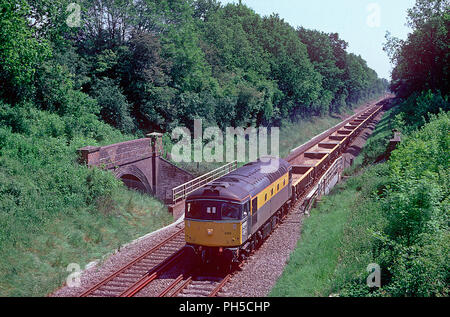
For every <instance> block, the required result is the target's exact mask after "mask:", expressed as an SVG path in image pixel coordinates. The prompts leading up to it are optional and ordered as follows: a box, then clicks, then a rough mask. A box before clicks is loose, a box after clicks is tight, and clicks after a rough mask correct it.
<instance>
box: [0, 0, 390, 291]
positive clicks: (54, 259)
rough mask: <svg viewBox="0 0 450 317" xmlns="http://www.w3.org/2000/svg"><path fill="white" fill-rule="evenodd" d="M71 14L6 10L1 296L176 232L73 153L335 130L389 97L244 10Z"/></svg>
mask: <svg viewBox="0 0 450 317" xmlns="http://www.w3.org/2000/svg"><path fill="white" fill-rule="evenodd" d="M72 2H73V1H70V0H39V1H34V0H0V230H1V231H0V258H1V259H2V260H1V262H0V268H1V270H0V280H1V282H0V295H3V296H10V295H33V296H38V295H45V294H47V293H48V292H50V291H51V290H53V289H54V288H56V287H57V286H59V285H61V284H62V283H63V282H64V278H65V277H66V276H67V272H66V271H65V270H66V267H67V265H68V264H69V263H72V262H77V263H79V264H80V265H82V266H83V265H84V264H85V263H86V262H88V261H90V260H92V259H94V258H99V257H101V255H104V254H107V253H108V252H110V251H112V250H114V249H115V248H117V247H118V246H119V245H121V244H122V243H124V242H126V241H129V240H130V239H132V238H134V237H137V236H139V235H141V234H144V233H147V232H149V231H152V230H154V229H156V228H159V227H161V226H163V225H165V224H167V223H168V222H170V220H171V219H170V215H168V214H167V212H166V209H165V208H164V206H163V205H162V204H161V203H159V202H157V201H155V200H154V199H152V198H149V197H144V196H141V195H139V194H137V193H134V192H131V191H128V190H126V189H125V188H124V187H123V185H122V184H121V183H120V181H118V180H116V179H115V178H114V177H113V176H112V175H111V174H110V173H107V172H104V171H101V170H99V169H88V168H87V167H85V166H80V165H79V164H78V163H77V154H76V149H77V148H80V147H83V146H86V145H105V144H110V143H115V142H120V141H125V140H130V139H134V138H139V137H143V136H144V135H145V133H147V132H153V131H161V132H163V133H165V137H164V140H165V144H168V146H170V142H171V141H170V137H169V136H170V133H171V131H172V130H173V128H174V127H176V126H180V125H181V126H186V127H188V128H192V125H193V119H195V118H201V119H203V120H204V122H206V124H208V125H218V126H219V127H220V128H224V127H226V126H243V127H249V126H260V125H266V126H269V127H270V126H279V125H281V124H282V123H283V124H284V125H285V126H286V127H287V128H289V127H290V126H289V124H291V123H290V122H291V121H292V122H298V121H300V122H305V121H309V120H313V122H319V121H320V120H324V125H328V122H327V120H328V118H329V117H327V115H331V116H334V115H335V114H336V113H345V112H347V111H350V109H351V108H352V107H353V106H354V105H357V104H359V103H362V102H364V101H365V100H367V99H369V98H373V97H375V96H378V95H379V94H381V93H384V92H385V91H386V88H387V84H388V83H387V81H385V80H381V79H379V78H378V77H377V75H376V74H375V72H374V71H373V70H371V69H369V68H368V67H367V64H366V62H365V61H364V60H362V59H361V58H360V57H358V56H356V55H354V54H349V53H348V52H347V51H346V48H347V43H345V42H344V41H342V40H341V39H339V36H338V34H325V33H320V32H316V31H307V30H304V29H301V28H300V29H298V30H296V29H294V28H293V27H292V26H290V25H289V24H287V23H286V22H285V21H283V20H282V19H281V18H280V17H279V16H277V15H271V16H268V17H261V16H259V15H258V14H256V13H255V12H254V11H252V10H251V9H249V8H248V7H246V6H244V5H235V4H230V5H227V6H222V5H220V4H219V3H218V2H217V1H215V0H197V1H193V0H170V1H167V0H163V1H143V0H142V1H141V0H138V1H112V0H106V1H101V2H99V1H92V0H83V1H77V3H78V4H79V5H80V9H81V11H80V14H81V15H80V21H79V22H80V23H79V26H76V24H77V23H76V22H77V21H76V11H77V10H76V8H75V10H73V7H72V9H70V10H67V9H68V8H69V4H70V3H72ZM67 21H69V22H72V23H67ZM74 25H75V26H74ZM318 43H324V44H323V45H322V44H320V45H319V44H318ZM318 47H319V48H320V49H317V48H318ZM316 115H321V116H322V118H321V119H318V118H314V119H311V117H313V116H316ZM316 120H319V121H316ZM330 120H332V121H333V120H334V119H330ZM330 122H331V121H330ZM286 133H287V132H286ZM293 141H295V142H298V141H300V140H293ZM300 143H301V142H300ZM295 145H297V144H294V145H292V146H295ZM283 146H284V148H283V149H284V150H286V148H288V147H290V146H291V145H290V144H285V145H283Z"/></svg>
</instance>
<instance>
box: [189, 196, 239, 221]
mask: <svg viewBox="0 0 450 317" xmlns="http://www.w3.org/2000/svg"><path fill="white" fill-rule="evenodd" d="M243 211H244V208H243V205H241V204H235V203H231V202H226V201H218V200H195V201H189V202H187V203H186V218H190V219H199V220H240V219H242V212H243ZM245 211H246V210H245Z"/></svg>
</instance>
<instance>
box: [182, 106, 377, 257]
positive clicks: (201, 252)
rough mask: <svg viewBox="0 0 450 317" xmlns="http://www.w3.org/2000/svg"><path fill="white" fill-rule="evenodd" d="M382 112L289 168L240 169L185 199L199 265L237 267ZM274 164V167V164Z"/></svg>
mask: <svg viewBox="0 0 450 317" xmlns="http://www.w3.org/2000/svg"><path fill="white" fill-rule="evenodd" d="M381 108H382V107H378V108H375V111H374V109H370V110H368V111H367V112H366V113H364V114H362V115H360V116H358V117H356V118H355V119H353V120H352V121H349V122H348V123H347V124H346V125H345V126H343V127H341V128H339V129H337V130H336V131H335V132H334V133H332V134H330V135H328V136H327V137H326V138H324V139H322V140H321V141H320V142H318V143H316V144H314V145H312V146H311V147H310V148H308V149H307V150H306V151H304V152H303V153H301V154H300V155H299V156H298V157H296V158H295V159H294V160H291V161H290V163H288V162H287V161H285V160H284V159H281V158H275V157H271V158H270V159H271V160H272V165H273V162H275V164H276V165H275V166H278V169H276V171H271V172H270V173H267V172H266V171H265V170H264V169H265V167H267V164H268V163H267V158H266V159H264V160H263V161H261V160H260V159H259V160H257V161H256V162H252V163H249V164H247V165H244V166H242V167H240V168H238V169H236V170H235V171H233V172H231V173H229V174H227V175H225V176H223V177H221V178H219V179H217V180H216V181H214V182H212V183H209V184H207V185H206V186H204V187H202V188H199V189H197V190H196V191H194V192H192V193H191V194H189V195H188V196H187V198H186V205H185V220H184V221H185V240H186V246H187V247H188V248H190V250H191V251H193V252H194V253H195V254H196V256H197V258H198V259H201V262H202V263H211V262H214V263H239V262H241V261H242V260H244V259H245V258H246V257H248V256H249V254H250V253H251V252H252V251H253V250H255V249H256V248H257V247H258V246H259V245H260V244H261V243H262V242H263V241H264V239H265V238H266V237H267V236H268V235H269V234H270V233H271V232H272V231H273V229H274V228H275V227H276V225H277V223H279V222H280V220H281V219H282V218H283V217H284V216H285V215H286V214H287V213H288V211H289V209H290V208H291V206H292V204H293V203H294V202H295V201H296V199H298V198H299V197H300V196H302V195H303V194H304V193H306V192H307V189H308V188H310V187H311V186H312V185H313V184H314V183H315V182H316V181H317V180H318V178H320V177H321V176H322V175H323V173H324V172H325V171H326V170H327V169H328V168H329V166H330V165H331V164H332V163H333V162H334V161H335V160H336V159H337V158H338V157H339V156H340V155H341V154H342V152H343V150H345V149H346V148H347V147H348V145H349V144H350V142H351V141H352V140H353V139H354V138H355V137H356V136H357V135H358V134H359V133H360V131H361V130H362V129H363V128H364V127H365V126H366V125H367V123H368V122H369V121H370V120H371V118H372V117H373V116H374V115H376V114H377V113H378V112H379V111H381ZM274 160H275V161H274Z"/></svg>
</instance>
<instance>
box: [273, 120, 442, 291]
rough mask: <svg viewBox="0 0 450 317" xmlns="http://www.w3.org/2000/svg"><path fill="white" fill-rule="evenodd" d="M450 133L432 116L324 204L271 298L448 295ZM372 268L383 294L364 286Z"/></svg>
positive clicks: (311, 220) (304, 231)
mask: <svg viewBox="0 0 450 317" xmlns="http://www.w3.org/2000/svg"><path fill="white" fill-rule="evenodd" d="M449 129H450V116H449V114H448V113H442V114H440V115H439V116H438V117H433V119H432V120H431V122H430V123H428V124H426V125H425V126H424V127H423V128H422V129H421V130H420V131H417V132H414V133H413V134H411V135H410V136H408V137H407V138H406V139H404V140H403V142H402V144H401V146H400V147H399V148H398V149H397V150H396V151H394V152H393V154H392V157H391V159H390V161H389V162H388V163H384V164H378V165H375V166H369V167H364V168H362V173H360V174H358V175H355V176H353V177H351V178H349V179H348V180H347V181H346V182H345V183H343V184H340V185H338V186H337V187H336V188H335V189H334V190H333V191H332V193H331V194H330V195H329V196H326V197H324V198H323V201H322V202H321V203H320V204H319V206H318V207H317V208H314V209H313V210H312V211H311V217H310V218H308V219H306V220H305V221H304V227H303V228H302V236H301V239H300V240H299V242H298V246H297V249H296V250H295V251H294V252H293V253H292V254H291V257H290V259H289V262H288V265H287V267H286V269H285V271H284V273H283V275H282V277H281V278H280V279H279V281H278V282H277V284H276V285H275V287H274V288H273V289H272V292H271V295H272V296H329V295H330V294H336V293H337V294H339V295H340V296H448V291H449V290H448V279H449V277H450V276H449V275H448V274H449V272H450V270H449V265H448V263H449V254H450V253H449V251H450V245H449V238H450V236H449V233H448V216H449V214H448V212H449V210H450V209H449V201H448V194H449V188H450V187H449V181H450V178H449V161H448V160H449V157H450V156H449V154H450V153H449V142H450V138H449V131H450V130H449ZM381 133H382V132H381ZM370 263H377V264H379V265H380V267H381V278H382V280H381V285H382V287H381V288H380V289H370V288H369V287H367V286H366V279H367V277H368V275H369V273H368V272H367V271H366V268H367V266H368V264H370Z"/></svg>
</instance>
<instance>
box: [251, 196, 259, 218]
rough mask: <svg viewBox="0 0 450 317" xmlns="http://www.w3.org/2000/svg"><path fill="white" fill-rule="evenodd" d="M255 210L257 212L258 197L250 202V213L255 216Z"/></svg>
mask: <svg viewBox="0 0 450 317" xmlns="http://www.w3.org/2000/svg"><path fill="white" fill-rule="evenodd" d="M256 210H258V197H256V198H254V199H253V200H252V213H253V214H255V213H256Z"/></svg>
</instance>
